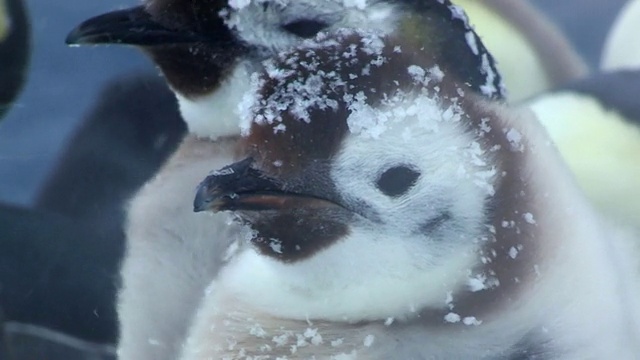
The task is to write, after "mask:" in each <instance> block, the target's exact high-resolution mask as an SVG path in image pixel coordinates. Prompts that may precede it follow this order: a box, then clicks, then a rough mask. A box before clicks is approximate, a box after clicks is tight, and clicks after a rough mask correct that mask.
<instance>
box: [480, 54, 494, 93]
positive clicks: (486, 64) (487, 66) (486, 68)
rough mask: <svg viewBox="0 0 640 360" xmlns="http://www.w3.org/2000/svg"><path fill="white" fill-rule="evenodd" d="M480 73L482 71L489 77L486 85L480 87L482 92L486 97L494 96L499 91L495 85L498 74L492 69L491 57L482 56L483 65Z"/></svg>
mask: <svg viewBox="0 0 640 360" xmlns="http://www.w3.org/2000/svg"><path fill="white" fill-rule="evenodd" d="M480 71H482V73H484V74H485V75H486V76H487V81H486V82H485V84H484V85H481V86H480V91H482V93H483V94H484V95H486V96H493V94H495V93H496V92H497V91H498V89H496V86H495V85H494V84H493V82H494V81H495V79H496V73H495V72H494V71H493V68H491V62H490V61H489V55H488V54H486V53H485V54H482V64H481V68H480Z"/></svg>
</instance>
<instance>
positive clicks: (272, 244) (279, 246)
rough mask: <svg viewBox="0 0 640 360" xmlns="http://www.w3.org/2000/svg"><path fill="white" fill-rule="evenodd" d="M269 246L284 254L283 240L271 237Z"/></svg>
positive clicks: (274, 250)
mask: <svg viewBox="0 0 640 360" xmlns="http://www.w3.org/2000/svg"><path fill="white" fill-rule="evenodd" d="M269 247H270V248H271V251H273V252H274V253H276V254H282V241H280V240H278V239H269Z"/></svg>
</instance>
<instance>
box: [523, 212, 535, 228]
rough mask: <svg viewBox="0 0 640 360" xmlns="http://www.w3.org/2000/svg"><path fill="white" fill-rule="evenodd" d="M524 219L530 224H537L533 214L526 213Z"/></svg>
mask: <svg viewBox="0 0 640 360" xmlns="http://www.w3.org/2000/svg"><path fill="white" fill-rule="evenodd" d="M522 217H523V218H524V221H526V222H527V223H528V224H532V225H534V224H535V223H536V220H535V219H534V218H533V214H532V213H524V214H523V215H522Z"/></svg>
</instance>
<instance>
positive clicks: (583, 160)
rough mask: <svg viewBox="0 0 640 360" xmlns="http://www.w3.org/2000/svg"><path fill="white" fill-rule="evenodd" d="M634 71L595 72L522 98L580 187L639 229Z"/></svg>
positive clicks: (637, 82) (638, 112)
mask: <svg viewBox="0 0 640 360" xmlns="http://www.w3.org/2000/svg"><path fill="white" fill-rule="evenodd" d="M638 94H640V70H635V71H632V70H629V71H616V72H609V73H600V74H598V75H593V76H591V77H589V78H586V79H583V80H580V81H577V82H574V83H571V84H567V85H566V86H564V87H562V88H559V89H556V90H554V91H552V92H549V93H546V94H544V95H540V96H538V97H535V98H533V99H531V100H529V101H527V102H526V103H525V105H527V106H529V107H531V109H533V111H534V112H535V113H536V115H537V116H538V119H539V120H540V122H541V123H542V124H543V125H544V126H545V128H546V129H547V131H548V132H549V134H550V136H551V138H552V139H553V140H554V142H555V143H556V144H557V146H558V148H559V150H560V152H561V153H562V156H563V158H564V159H565V161H566V162H567V164H568V165H569V167H570V168H571V170H572V172H573V173H574V174H575V176H576V177H577V180H578V182H579V184H580V186H581V187H582V188H583V189H584V191H585V192H586V194H587V196H588V197H589V199H590V200H592V201H593V202H594V203H595V204H596V206H597V207H598V208H599V209H600V210H601V211H602V212H603V213H604V214H605V215H607V216H609V217H611V218H612V219H613V220H615V221H620V222H623V223H626V224H631V225H633V226H636V227H638V228H640V197H638V196H637V186H638V184H639V183H640V162H639V161H638V154H640V103H639V102H638V98H637V96H638Z"/></svg>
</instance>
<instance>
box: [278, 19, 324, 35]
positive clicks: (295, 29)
mask: <svg viewBox="0 0 640 360" xmlns="http://www.w3.org/2000/svg"><path fill="white" fill-rule="evenodd" d="M327 26H329V25H328V24H327V23H325V22H322V21H319V20H312V19H300V20H295V21H292V22H290V23H288V24H284V25H282V28H283V29H284V30H285V31H287V32H290V33H292V34H293V35H296V36H299V37H301V38H305V39H307V38H311V37H314V36H315V35H316V34H317V33H319V32H320V31H321V30H322V29H324V28H326V27H327Z"/></svg>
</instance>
